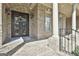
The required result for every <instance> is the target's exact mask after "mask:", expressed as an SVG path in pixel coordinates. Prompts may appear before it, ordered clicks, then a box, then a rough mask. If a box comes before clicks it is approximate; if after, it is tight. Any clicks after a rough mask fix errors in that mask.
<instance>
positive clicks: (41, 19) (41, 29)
mask: <svg viewBox="0 0 79 59" xmlns="http://www.w3.org/2000/svg"><path fill="white" fill-rule="evenodd" d="M48 9H49V11H48ZM46 16H50V17H51V31H50V32H46V31H45V17H46ZM52 20H53V17H52V8H49V7H47V6H44V5H42V4H38V39H44V38H48V37H50V36H51V35H52V33H53V32H52V23H53V22H52Z"/></svg>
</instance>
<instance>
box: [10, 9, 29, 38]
mask: <svg viewBox="0 0 79 59" xmlns="http://www.w3.org/2000/svg"><path fill="white" fill-rule="evenodd" d="M13 12H14V13H20V14H24V15H28V35H18V36H16V35H14V36H13V35H12V34H13V32H14V31H13V26H14V25H13V20H12V18H13V17H12V16H13V15H12V14H13ZM24 36H29V13H23V12H19V11H15V10H11V37H24Z"/></svg>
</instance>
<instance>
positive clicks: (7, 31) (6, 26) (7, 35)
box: [2, 3, 30, 42]
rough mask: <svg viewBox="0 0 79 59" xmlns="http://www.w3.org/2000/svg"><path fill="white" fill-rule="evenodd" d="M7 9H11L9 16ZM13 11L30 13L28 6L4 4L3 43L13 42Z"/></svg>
mask: <svg viewBox="0 0 79 59" xmlns="http://www.w3.org/2000/svg"><path fill="white" fill-rule="evenodd" d="M5 8H9V9H10V11H9V15H8V14H7V12H6V11H5ZM11 10H14V11H19V12H23V13H29V11H30V10H29V8H27V6H24V5H20V4H18V3H16V4H15V3H11V4H8V3H7V4H3V40H2V41H3V42H5V41H6V42H8V41H9V40H11ZM29 26H30V25H29ZM29 28H30V27H29ZM29 32H30V30H29Z"/></svg>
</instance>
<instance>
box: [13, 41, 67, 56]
mask: <svg viewBox="0 0 79 59" xmlns="http://www.w3.org/2000/svg"><path fill="white" fill-rule="evenodd" d="M60 55H63V56H65V55H66V54H64V53H58V52H56V51H53V50H52V49H51V48H49V47H48V46H47V40H40V41H34V42H30V43H26V44H25V45H24V46H23V47H21V48H20V49H19V50H18V51H17V52H15V53H14V54H13V56H60Z"/></svg>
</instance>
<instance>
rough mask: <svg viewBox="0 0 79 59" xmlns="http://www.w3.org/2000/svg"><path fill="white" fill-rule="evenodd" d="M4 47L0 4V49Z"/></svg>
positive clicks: (0, 6) (0, 7) (0, 5)
mask: <svg viewBox="0 0 79 59" xmlns="http://www.w3.org/2000/svg"><path fill="white" fill-rule="evenodd" d="M1 46H2V4H1V3H0V47H1Z"/></svg>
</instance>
